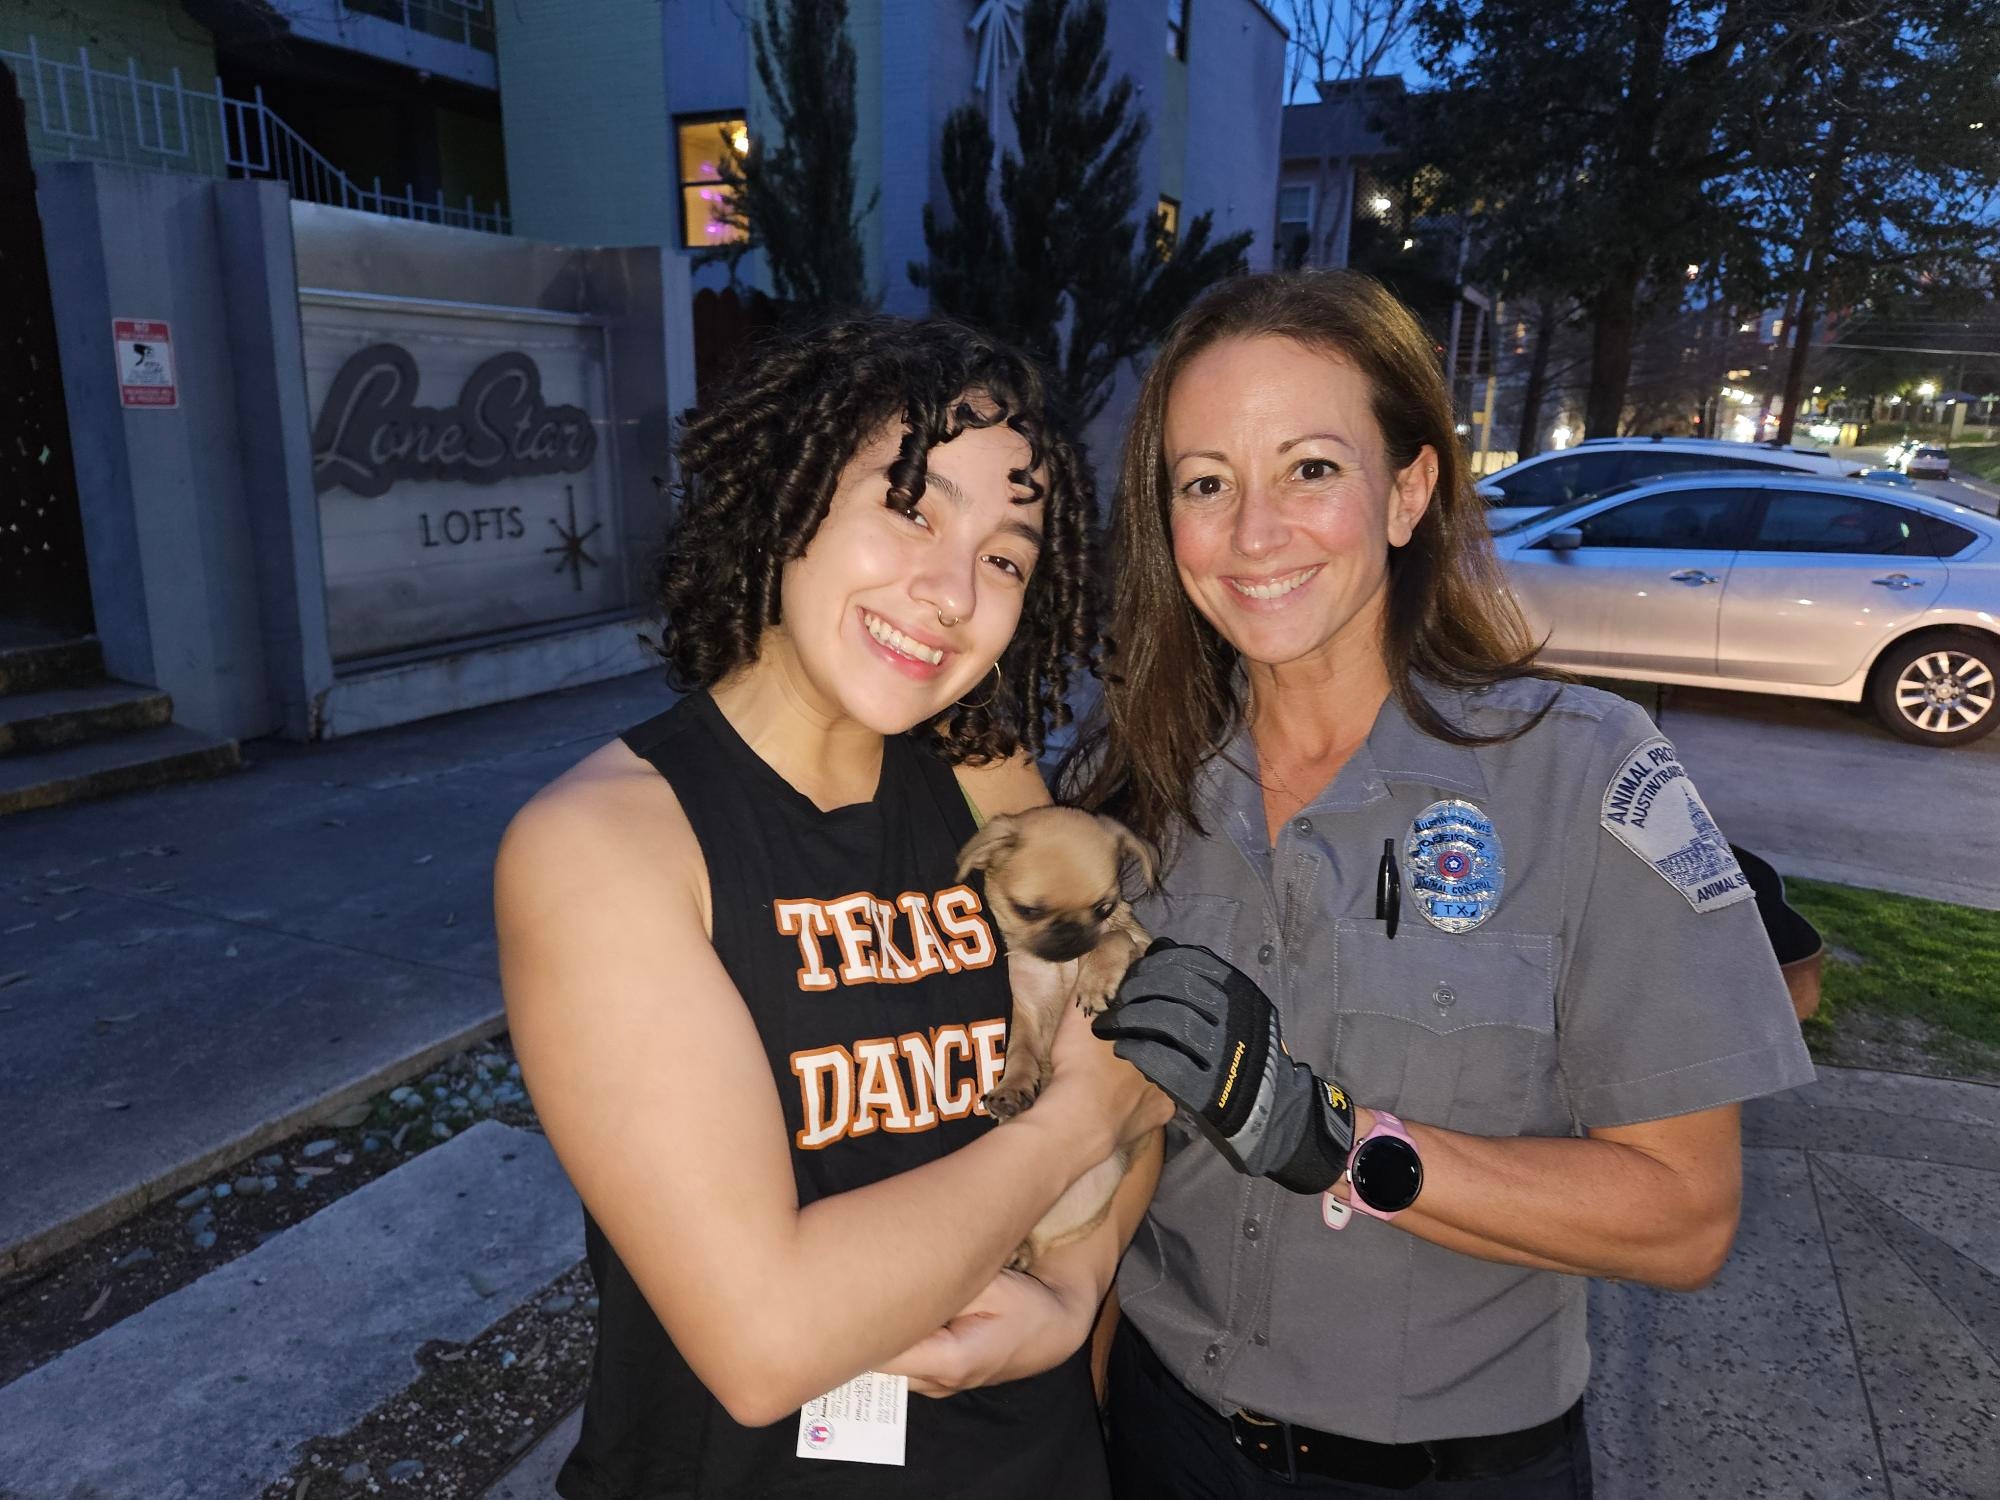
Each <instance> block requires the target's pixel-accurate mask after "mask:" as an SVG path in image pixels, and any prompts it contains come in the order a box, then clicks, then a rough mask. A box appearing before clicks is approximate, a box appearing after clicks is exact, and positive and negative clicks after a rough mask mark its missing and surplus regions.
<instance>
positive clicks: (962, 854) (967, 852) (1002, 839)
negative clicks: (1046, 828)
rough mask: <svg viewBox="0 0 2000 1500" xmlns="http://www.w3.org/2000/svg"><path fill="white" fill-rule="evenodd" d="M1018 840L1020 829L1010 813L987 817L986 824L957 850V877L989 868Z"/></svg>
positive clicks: (1007, 852) (1009, 852)
mask: <svg viewBox="0 0 2000 1500" xmlns="http://www.w3.org/2000/svg"><path fill="white" fill-rule="evenodd" d="M1020 841H1021V834H1020V830H1019V829H1017V828H1016V827H1015V824H1014V819H1013V817H1012V816H1011V815H1009V814H1006V813H1002V814H1001V815H1000V816H999V817H997V818H988V819H987V820H986V826H985V827H983V828H981V829H980V830H979V832H977V833H975V834H974V835H973V836H972V837H971V838H969V839H967V840H966V841H965V847H964V848H963V849H961V850H959V851H958V878H959V879H960V880H963V879H965V877H966V876H968V875H970V874H971V873H972V872H973V871H974V870H985V869H989V868H991V867H992V866H993V864H994V863H995V862H997V861H999V860H1003V859H1005V858H1006V857H1007V856H1008V855H1009V854H1012V853H1013V852H1014V846H1015V845H1016V844H1018V843H1019V842H1020Z"/></svg>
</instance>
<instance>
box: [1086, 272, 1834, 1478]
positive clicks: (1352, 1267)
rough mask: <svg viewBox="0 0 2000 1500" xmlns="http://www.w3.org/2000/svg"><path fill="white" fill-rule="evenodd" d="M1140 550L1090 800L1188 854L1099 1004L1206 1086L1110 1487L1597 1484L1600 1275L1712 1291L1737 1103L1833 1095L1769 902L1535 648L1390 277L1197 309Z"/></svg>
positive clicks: (1148, 448)
mask: <svg viewBox="0 0 2000 1500" xmlns="http://www.w3.org/2000/svg"><path fill="white" fill-rule="evenodd" d="M1115 534H1116V548H1117V553H1118V556H1117V565H1116V567H1115V569H1114V576H1115V577H1116V579H1117V584H1116V589H1117V597H1116V600H1115V605H1114V617H1113V626H1112V639H1113V640H1114V641H1115V643H1116V654H1115V656H1114V657H1113V659H1112V663H1111V667H1112V670H1111V672H1110V674H1109V682H1108V686H1107V688H1106V693H1105V704H1104V707H1105V723H1104V727H1103V730H1102V732H1101V733H1100V735H1099V736H1098V737H1097V739H1096V740H1095V741H1094V742H1089V741H1087V742H1086V744H1085V746H1084V747H1083V754H1082V755H1081V756H1080V758H1079V759H1078V761H1077V762H1076V764H1077V766H1078V767H1079V768H1080V772H1081V774H1080V776H1079V777H1078V778H1077V780H1078V783H1079V784H1078V785H1077V786H1076V787H1075V788H1074V789H1073V790H1075V792H1076V793H1077V794H1078V796H1079V797H1080V800H1082V801H1083V802H1084V803H1085V804H1086V805H1091V806H1099V807H1103V808H1105V809H1107V810H1108V811H1111V812H1114V813H1116V814H1117V815H1119V816H1120V817H1122V818H1123V819H1124V820H1125V821H1126V822H1128V823H1129V824H1130V825H1131V826H1132V827H1133V828H1134V829H1135V830H1137V831H1138V832H1139V833H1141V834H1142V835H1145V836H1147V837H1149V838H1152V839H1155V840H1157V841H1159V842H1161V843H1162V844H1163V845H1164V846H1165V847H1166V849H1167V851H1168V853H1169V859H1170V873H1169V874H1168V876H1167V878H1166V881H1165V885H1164V889H1163V892H1162V893H1161V894H1160V895H1159V896H1158V897H1157V898H1156V899H1154V900H1153V901H1152V902H1151V903H1150V904H1149V905H1148V906H1146V907H1145V908H1143V909H1142V911H1141V916H1142V919H1143V920H1144V921H1145V923H1146V925H1147V926H1148V927H1149V928H1150V929H1151V930H1152V931H1154V932H1155V933H1164V934H1166V935H1168V936H1169V937H1170V938H1171V939H1172V940H1173V943H1172V944H1162V945H1159V946H1158V947H1157V948H1156V950H1155V951H1154V952H1152V953H1151V954H1149V955H1148V956H1147V957H1146V958H1144V959H1143V960H1141V962H1140V963H1139V964H1138V965H1136V966H1135V967H1134V969H1133V971H1132V973H1131V974H1130V975H1129V976H1128V977H1127V980H1126V983H1125V985H1124V987H1123V989H1122V991H1121V993H1120V1003H1119V1004H1118V1005H1117V1006H1116V1007H1115V1008H1114V1009H1112V1010H1111V1011H1109V1012H1107V1013H1106V1014H1105V1015H1103V1016H1101V1017H1100V1018H1099V1020H1098V1024H1097V1029H1098V1032H1099V1034H1100V1035H1102V1036H1106V1037H1109V1038H1112V1039H1114V1040H1115V1041H1116V1044H1117V1049H1116V1050H1117V1052H1118V1054H1119V1055H1120V1056H1122V1057H1125V1058H1126V1059H1128V1060H1129V1061H1131V1062H1133V1063H1134V1064H1136V1065H1137V1066H1138V1067H1139V1069H1140V1070H1141V1071H1142V1072H1144V1073H1146V1074H1147V1075H1148V1076H1149V1077H1151V1078H1152V1079H1153V1080H1154V1081H1155V1082H1156V1083H1158V1084H1159V1085H1160V1086H1161V1087H1162V1088H1163V1089H1164V1090H1165V1091H1166V1092H1167V1093H1169V1094H1171V1095H1172V1096H1173V1097H1174V1099H1175V1100H1176V1101H1177V1102H1178V1103H1179V1104H1180V1105H1181V1107H1182V1111H1183V1113H1182V1116H1181V1122H1182V1123H1181V1126H1180V1127H1177V1129H1178V1131H1179V1133H1180V1136H1181V1141H1180V1149H1179V1151H1178V1153H1177V1154H1173V1155H1172V1156H1171V1157H1170V1160H1169V1161H1168V1163H1167V1165H1166V1167H1165V1169H1164V1172H1163V1174H1162V1176H1161V1179H1160V1183H1159V1188H1158V1192H1157V1195H1156V1197H1155V1198H1154V1200H1153V1204H1152V1208H1151V1210H1150V1214H1149V1217H1148V1219H1147V1221H1146V1223H1145V1224H1144V1225H1143V1227H1142V1228H1141V1229H1140V1230H1139V1232H1138V1234H1137V1236H1136V1238H1135V1239H1134V1241H1133V1244H1132V1247H1131V1249H1130V1251H1129V1252H1128V1254H1127V1255H1126V1257H1125V1260H1124V1263H1123V1266H1122V1267H1121V1270H1120V1273H1119V1277H1118V1283H1117V1287H1118V1294H1119V1298H1120V1301H1121V1302H1122V1307H1123V1323H1122V1325H1121V1326H1120V1328H1119V1332H1118V1335H1117V1340H1116V1343H1115V1345H1114V1348H1113V1353H1112V1357H1111V1369H1110V1394H1109V1415H1110V1422H1111V1431H1112V1447H1113V1469H1114V1483H1115V1486H1116V1488H1117V1490H1118V1492H1119V1493H1120V1494H1126V1495H1133V1496H1140V1495H1143V1496H1147V1497H1149V1500H1150V1497H1159V1496H1194V1495H1201V1496H1250V1495H1263V1494H1266V1493H1277V1492H1278V1491H1279V1490H1290V1489H1293V1488H1300V1489H1307V1490H1309V1491H1313V1492H1316V1493H1328V1494H1339V1495H1354V1496H1361V1495H1375V1494H1380V1493H1385V1492H1390V1491H1395V1492H1400V1493H1404V1494H1412V1495H1437V1496H1446V1495H1449V1496H1457V1497H1467V1500H1470V1497H1480V1500H1493V1497H1501V1496H1507V1497H1513V1496H1530V1495H1534V1496H1541V1495H1561V1496H1566V1497H1567V1496H1572V1495H1586V1494H1588V1493H1589V1491H1590V1477H1589V1451H1588V1447H1587V1443H1586V1439H1585V1434H1584V1428H1583V1421H1582V1411H1581V1407H1582V1396H1583V1391H1584V1385H1585V1382H1586V1377H1587V1375H1588V1372H1589V1365H1590V1355H1589V1350H1588V1347H1587V1345H1586V1342H1585V1330H1584V1313H1585V1291H1586V1283H1585V1281H1584V1280H1583V1278H1584V1277H1587V1276H1610V1277H1618V1278H1621V1279H1625V1280H1633V1281H1642V1282H1647V1283H1651V1284H1653V1285H1656V1286H1662V1287H1670V1288H1677V1289H1687V1290H1692V1289H1694V1288H1697V1287H1700V1286H1702V1285H1703V1284H1704V1283H1706V1282H1707V1281H1708V1280H1710V1278H1712V1277H1713V1276H1714V1275H1715V1274H1716V1272H1717V1270H1718V1269H1719V1268H1720V1267H1721V1265H1722V1263H1723V1261H1724V1259H1725V1257H1726V1256H1727V1255H1728V1253H1729V1247H1730V1244H1731V1241H1732V1239H1733V1237H1734V1234H1735V1229H1736V1219H1737V1210H1738V1203H1739V1199H1740V1156H1739V1139H1738V1104H1739V1102H1740V1101H1741V1100H1743V1099H1746V1098H1750V1097H1752V1096H1754V1095H1758V1094H1764V1093H1769V1092H1773V1091H1775V1090H1779V1089H1784V1088H1789V1087H1792V1086H1794V1085H1797V1084H1800V1083H1804V1082H1806V1081H1808V1080H1809V1079H1810V1078H1811V1076H1812V1070H1811V1066H1810V1064H1809V1062H1808V1060H1807V1057H1806V1053H1805V1050H1804V1048H1803V1046H1802V1045H1801V1042H1800V1038H1799V1033H1798V1027H1797V1025H1796V1023H1795V1021H1794V1019H1793V1013H1792V1009H1791V1006H1790V1003H1789V1001H1788V999H1787V996H1786V991H1785V987H1784V984H1783V981H1782V979H1781V978H1780V976H1779V972H1778V967H1777V963H1776V960H1775V958H1774V957H1773V955H1772V952H1771V948H1770V944H1769V942H1768V940H1767V939H1766V937H1765V934H1764V930H1763V928H1762V926H1761V924H1760V923H1759V920H1758V916H1757V908H1756V904H1755V902H1754V901H1753V900H1752V899H1751V890H1750V887H1749V885H1748V883H1747V882H1746V881H1745V880H1744V878H1743V876H1742V874H1741V872H1740V871H1739V870H1738V868H1737V865H1736V861H1735V860H1734V858H1733V857H1732V856H1731V854H1730V851H1729V846H1728V844H1727V843H1726V841H1725V840H1724V839H1723V837H1722V835H1721V834H1720V833H1719V832H1717V830H1716V827H1715V824H1714V823H1713V821H1712V820H1711V819H1710V818H1709V816H1708V813H1707V811H1706V810H1705V808H1704V807H1703V804H1702V801H1701V797H1700V795H1699V794H1698V793H1697V792H1696V790H1695V786H1694V783H1693V782H1692V781H1691V780H1689V779H1688V776H1687V774H1686V773H1685V771H1684V770H1683V769H1682V767H1681V764H1680V762H1679V760H1678V758H1677V757H1676V755H1675V752H1674V748H1673V746H1672V745H1671V744H1670V743H1669V742H1668V741H1667V740H1666V739H1664V738H1663V737H1662V736H1661V735H1660V733H1659V731H1658V729H1657V728H1655V726H1654V725H1653V723H1652V721H1651V720H1650V719H1649V718H1648V717H1647V716H1646V714H1645V713H1643V712H1642V711H1641V710H1639V709H1638V708H1637V707H1635V706H1633V705H1632V704H1630V703H1628V702H1626V701H1625V700H1624V699H1621V698H1618V697H1615V696H1613V695H1611V694H1609V693H1605V692H1600V691H1597V690H1594V689H1592V688H1587V687H1581V686H1576V685H1572V684H1569V683H1565V682H1560V681H1556V680H1551V679H1550V678H1549V677H1548V676H1546V675H1545V674H1540V673H1538V672H1537V671H1536V669H1535V667H1534V666H1533V663H1532V654H1533V652H1532V643H1531V642H1530V640H1529V638H1528V635H1527V632H1526V629H1525V628H1524V626H1523V624H1522V621H1521V619H1520V617H1519V616H1518V614H1517V613H1516V612H1515V610H1514V607H1513V605H1512V603H1511V601H1510V600H1509V599H1508V596H1507V594H1506V592H1505V586H1504V581H1503V579H1502V578H1501V576H1500V574H1499V572H1498V569H1497V566H1496V564H1495V562H1494V558H1493V554H1492V551H1491V548H1490V547H1489V545H1488V542H1487V534H1486V523H1485V518H1484V515H1483V514H1482V511H1481V507H1480V504H1479V502H1478V500H1477V499H1476V497H1475V496H1474V494H1473V492H1472V489H1471V486H1470V484H1469V482H1468V479H1467V476H1466V475H1465V473H1464V471H1463V469H1462V467H1461V462H1460V457H1459V450H1458V446H1457V443H1456V440H1455V438H1454V436H1453V432H1452V416H1451V407H1450V402H1449V399H1448V397H1447V393H1446V391H1445V388H1444V385H1443V382H1442V381H1441V380H1440V378H1439V374H1438V369H1437V363H1436V360H1435V358H1434V355H1433V352H1432V348H1431V343H1430V340H1429V338H1428V337H1427V336H1426V335H1425V333H1424V332H1423V330H1422V328H1421V327H1420V326H1419V325H1418V323H1417V322H1416V320H1415V319H1414V318H1413V317H1412V316H1411V315H1410V314H1409V312H1408V310H1407V309H1405V308H1404V307H1403V306H1402V305H1401V304H1400V303H1399V302H1397V301H1396V300H1395V299H1394V298H1393V297H1391V296H1390V295H1389V294H1388V293H1386V292H1385V291H1383V290H1382V288H1381V287H1379V286H1378V285H1376V284H1375V283H1374V282H1372V281H1369V280H1367V279H1366V278H1362V277H1358V276H1353V275H1349V274H1345V273H1341V274H1323V273H1302V274H1290V275H1271V276H1258V277H1248V278H1244V279H1241V280H1237V281H1232V282H1230V283H1227V284H1226V285H1224V286H1222V287H1220V288H1218V289H1217V290H1216V291H1215V292H1213V293H1212V294H1211V295H1209V296H1208V297H1207V298H1206V299H1204V300H1203V301H1202V302H1201V303H1200V304H1198V305H1197V306H1196V307H1195V308H1193V309H1191V310H1190V311H1189V312H1188V313H1187V314H1186V315H1184V316H1183V317H1182V318H1181V320H1180V322H1179V323H1178V324H1177V325H1176V326H1175V328H1174V329H1173V330H1172V331H1171V333H1170V334H1169V336H1168V338H1167V340H1166V342H1165V344H1164V346H1163V348H1162V350H1161V353H1160V356H1159V358H1158V360H1157V361H1156V362H1155V363H1154V365H1153V366H1152V369H1151V371H1150V373H1149V374H1148V376H1147V378H1146V382H1145V386H1144V389H1143V391H1142V392H1141V395H1140V398H1139V404H1138V410H1137V414H1136V416H1135V418H1134V423H1133V427H1132V431H1131V434H1130V437H1129V440H1128V444H1127V448H1126V453H1125V461H1124V479H1123V483H1122V486H1121V488H1120V491H1119V494H1118V499H1117V514H1116V521H1115ZM1176 945H1179V946H1176ZM1197 1135H1198V1136H1199V1137H1201V1138H1200V1139H1195V1138H1193V1137H1195V1136H1197ZM1169 1150H1170V1152H1171V1151H1173V1145H1172V1144H1170V1146H1169Z"/></svg>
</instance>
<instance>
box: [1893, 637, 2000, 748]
mask: <svg viewBox="0 0 2000 1500" xmlns="http://www.w3.org/2000/svg"><path fill="white" fill-rule="evenodd" d="M1870 697H1871V698H1872V699H1873V702H1874V706H1875V713H1876V715H1877V717H1879V718H1880V719H1881V720H1882V722H1883V724H1885V725H1886V726H1888V729H1889V732H1890V733H1891V734H1895V735H1899V736H1901V737H1902V738H1903V739H1906V740H1909V741H1910V742H1911V743H1912V744H1917V745H1963V744H1967V743H1969V742H1971V741H1973V740H1976V739H1978V738H1979V737H1980V736H1981V735H1984V734H1988V733H1991V732H1992V731H1993V730H1994V729H1995V728H2000V644H1996V643H1995V642H1994V641H1993V640H1992V639H1991V638H1990V637H1986V636H1976V635H1927V636H1919V637H1916V638H1914V639H1912V640H1907V641H1904V642H1902V643H1901V644H1899V645H1897V646H1894V647H1892V648H1890V650H1889V652H1888V654H1887V655H1885V656H1884V657H1883V658H1882V661H1881V663H1880V664H1879V665H1878V666H1877V667H1876V669H1875V680H1874V683H1873V685H1872V686H1871V688H1870Z"/></svg>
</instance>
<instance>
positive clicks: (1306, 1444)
mask: <svg viewBox="0 0 2000 1500" xmlns="http://www.w3.org/2000/svg"><path fill="white" fill-rule="evenodd" d="M1582 1418H1583V1403H1582V1402H1581V1401H1578V1402H1577V1404H1576V1405H1575V1406H1572V1407H1571V1408H1570V1409H1569V1410H1568V1411H1566V1412H1564V1413H1563V1414H1562V1415H1561V1416H1559V1417H1551V1418H1550V1419H1549V1420H1548V1421H1546V1422H1542V1423H1539V1424H1538V1425H1536V1426H1534V1427H1523V1428H1522V1429H1521V1430H1520V1431H1518V1432H1496V1433H1493V1434H1491V1435H1488V1436H1483V1437H1462V1438H1434V1439H1432V1440H1431V1441H1430V1442H1426V1443H1370V1442H1365V1441H1363V1440H1362V1439H1360V1438H1351V1437H1342V1436H1341V1435H1340V1434H1339V1433H1337V1432H1319V1431H1316V1430H1315V1429H1313V1428H1311V1427H1301V1426H1299V1425H1298V1424H1297V1423H1296V1422H1283V1421H1280V1420H1279V1419H1278V1418H1276V1417H1266V1416H1261V1415H1259V1414H1258V1413H1256V1412H1252V1411H1244V1410H1242V1409H1241V1408H1238V1409H1237V1411H1236V1412H1235V1413H1234V1414H1233V1415H1231V1416H1230V1417H1229V1418H1228V1419H1227V1420H1228V1423H1229V1431H1230V1435H1231V1436H1232V1437H1233V1438H1234V1439H1235V1440H1236V1450H1237V1452H1239V1453H1241V1454H1242V1455H1243V1456H1244V1457H1245V1458H1247V1459H1249V1460H1250V1462H1251V1463H1252V1464H1254V1465H1256V1466H1257V1467H1258V1468H1260V1469H1262V1470H1264V1471H1265V1472H1266V1473H1269V1474H1276V1475H1279V1476H1281V1477H1282V1478H1284V1479H1287V1480H1296V1479H1297V1478H1298V1477H1299V1475H1301V1474H1317V1475H1319V1476H1320V1477H1321V1478H1324V1479H1345V1480H1349V1481H1352V1482H1355V1483H1359V1484H1372V1485H1378V1486H1380V1487H1381V1488H1383V1489H1390V1490H1406V1489H1408V1488H1410V1487H1411V1486H1412V1485H1416V1484H1421V1483H1422V1482H1423V1481H1424V1480H1426V1479H1490V1478H1493V1477H1495V1476H1497V1475H1501V1474H1511V1473H1513V1472H1514V1471H1515V1470H1516V1469H1520V1468H1525V1467H1526V1466H1527V1465H1528V1464H1531V1463H1533V1462H1534V1461H1535V1460H1536V1459H1538V1458H1540V1457H1541V1456H1542V1455H1543V1454H1544V1453H1547V1452H1548V1451H1549V1450H1550V1449H1551V1448H1553V1447H1555V1445H1556V1444H1557V1443H1558V1442H1560V1441H1562V1437H1563V1434H1564V1433H1565V1432H1566V1431H1568V1429H1569V1424H1570V1423H1571V1422H1572V1421H1581V1420H1582Z"/></svg>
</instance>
